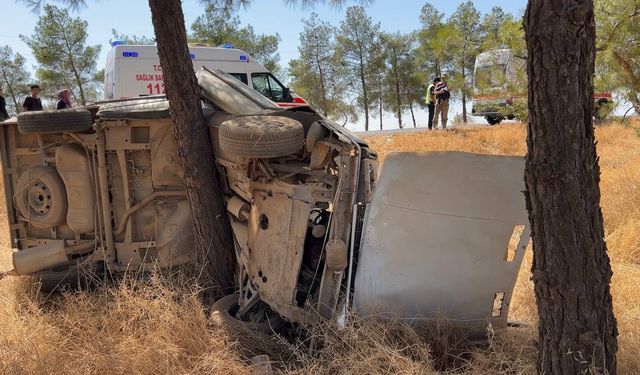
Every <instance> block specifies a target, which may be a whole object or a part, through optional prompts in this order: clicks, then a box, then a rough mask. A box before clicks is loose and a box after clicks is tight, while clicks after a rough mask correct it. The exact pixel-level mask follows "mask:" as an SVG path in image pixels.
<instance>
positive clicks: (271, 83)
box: [251, 73, 291, 102]
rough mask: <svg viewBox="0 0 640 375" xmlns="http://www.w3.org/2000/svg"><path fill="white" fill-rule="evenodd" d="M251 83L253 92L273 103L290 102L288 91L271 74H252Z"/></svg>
mask: <svg viewBox="0 0 640 375" xmlns="http://www.w3.org/2000/svg"><path fill="white" fill-rule="evenodd" d="M251 83H252V84H253V89H254V90H256V91H258V92H259V93H261V94H262V95H264V96H266V97H267V98H269V99H271V100H273V101H274V102H288V101H291V99H290V98H289V97H290V95H287V91H288V90H287V89H286V88H285V87H284V85H282V83H280V82H279V81H278V80H277V79H276V77H274V76H273V74H271V73H252V74H251Z"/></svg>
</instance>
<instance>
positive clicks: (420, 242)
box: [354, 152, 529, 329]
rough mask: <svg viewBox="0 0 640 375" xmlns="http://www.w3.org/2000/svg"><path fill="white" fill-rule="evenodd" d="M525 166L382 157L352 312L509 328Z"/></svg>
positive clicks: (523, 229) (523, 222)
mask: <svg viewBox="0 0 640 375" xmlns="http://www.w3.org/2000/svg"><path fill="white" fill-rule="evenodd" d="M523 171H524V160H523V159H522V158H520V157H508V156H491V155H477V154H468V153H460V152H433V153H404V154H394V155H389V156H387V158H386V160H385V162H384V165H383V167H382V169H381V172H380V175H379V179H378V181H377V186H376V190H375V192H374V196H373V200H372V202H371V204H370V205H369V206H368V207H367V213H366V216H365V224H364V232H363V238H362V244H361V250H360V255H359V262H358V268H357V272H356V279H355V296H354V308H355V310H356V312H357V313H358V314H359V315H372V314H384V315H394V316H400V317H402V318H407V319H412V320H413V319H422V318H439V317H444V318H447V319H449V320H453V321H455V322H456V323H458V324H462V325H468V326H473V327H477V328H479V329H482V328H484V327H486V325H487V323H489V322H490V323H491V324H492V325H493V327H495V328H503V327H506V324H507V313H508V307H509V302H510V299H511V294H512V291H513V288H514V285H515V280H516V277H517V273H518V270H519V269H520V264H521V262H522V259H523V255H524V251H525V249H526V247H527V244H528V240H529V224H528V219H527V213H526V209H525V201H524V195H523V193H522V191H523V190H524V182H523ZM514 231H515V232H516V233H515V235H514ZM512 237H513V239H512ZM510 242H511V243H512V247H513V248H514V249H512V250H514V251H512V252H511V254H510V253H509V251H508V249H509V244H510Z"/></svg>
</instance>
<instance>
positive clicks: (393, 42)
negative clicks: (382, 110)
mask: <svg viewBox="0 0 640 375" xmlns="http://www.w3.org/2000/svg"><path fill="white" fill-rule="evenodd" d="M380 39H381V41H382V45H383V48H384V57H385V60H384V62H385V66H386V73H385V79H384V94H383V96H382V97H383V102H384V104H385V107H386V108H387V109H389V110H391V111H392V112H393V113H394V114H395V115H396V118H397V119H398V127H399V128H403V127H404V124H403V123H402V113H403V112H404V111H406V110H407V109H409V110H411V111H413V106H414V105H415V104H416V103H421V102H422V96H423V94H424V90H422V87H423V84H422V82H423V81H422V76H421V75H420V74H419V73H418V69H417V67H416V64H415V61H416V59H415V48H416V42H417V36H416V34H415V33H411V34H401V33H393V34H390V33H382V34H381V36H380ZM425 90H426V86H425Z"/></svg>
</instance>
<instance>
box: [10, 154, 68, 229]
mask: <svg viewBox="0 0 640 375" xmlns="http://www.w3.org/2000/svg"><path fill="white" fill-rule="evenodd" d="M15 205H16V206H17V207H18V211H19V212H20V214H21V215H22V217H23V218H24V219H25V220H27V221H28V222H29V224H31V225H33V226H35V227H38V228H51V227H53V226H56V225H60V224H63V223H64V222H65V221H66V219H67V209H68V207H69V205H68V202H67V191H66V189H65V187H64V182H63V181H62V178H61V177H60V175H59V174H58V172H57V171H56V170H55V169H53V168H51V167H45V166H44V165H36V166H33V167H31V168H29V169H28V170H27V171H26V172H24V173H23V174H22V175H20V178H18V185H17V189H16V194H15Z"/></svg>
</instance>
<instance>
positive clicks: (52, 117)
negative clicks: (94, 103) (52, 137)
mask: <svg viewBox="0 0 640 375" xmlns="http://www.w3.org/2000/svg"><path fill="white" fill-rule="evenodd" d="M89 129H91V112H89V111H88V110H86V109H83V108H72V109H62V110H59V111H33V112H22V113H21V114H19V115H18V131H19V132H20V133H22V134H54V133H62V132H83V131H86V130H89Z"/></svg>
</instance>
